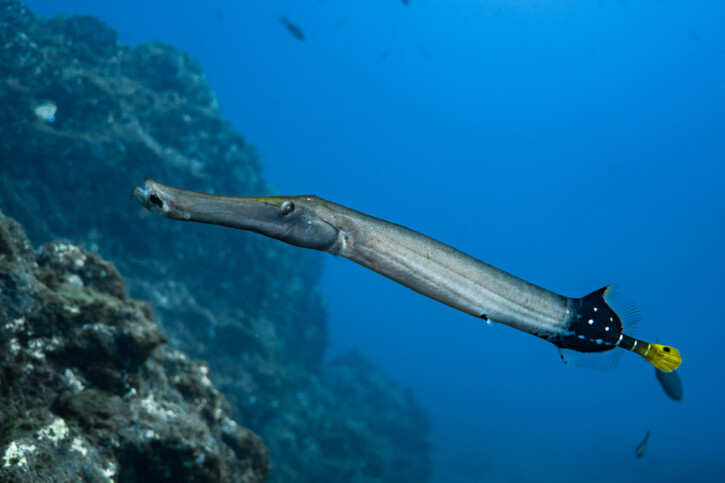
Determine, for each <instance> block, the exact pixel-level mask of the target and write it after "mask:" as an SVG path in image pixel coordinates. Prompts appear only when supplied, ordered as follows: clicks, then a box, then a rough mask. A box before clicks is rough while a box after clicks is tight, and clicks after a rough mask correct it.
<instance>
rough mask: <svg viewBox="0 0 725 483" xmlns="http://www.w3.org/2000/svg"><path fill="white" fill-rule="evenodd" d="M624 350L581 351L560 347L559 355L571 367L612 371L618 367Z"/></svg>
mask: <svg viewBox="0 0 725 483" xmlns="http://www.w3.org/2000/svg"><path fill="white" fill-rule="evenodd" d="M621 355H622V351H620V350H617V349H613V350H609V351H606V352H579V351H575V350H572V349H561V348H559V356H561V360H562V361H564V364H566V365H567V366H570V367H584V368H586V369H594V370H595V371H602V372H606V371H611V370H612V369H614V368H615V367H617V363H618V362H619V357H620V356H621Z"/></svg>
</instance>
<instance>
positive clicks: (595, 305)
mask: <svg viewBox="0 0 725 483" xmlns="http://www.w3.org/2000/svg"><path fill="white" fill-rule="evenodd" d="M132 197H135V198H137V199H138V200H139V201H140V202H141V203H142V204H143V205H144V207H146V208H147V209H148V210H149V211H151V212H152V213H156V214H160V215H163V216H165V217H166V218H171V219H175V220H183V221H194V222H199V223H209V224H213V225H221V226H226V227H230V228H236V229H240V230H248V231H252V232H256V233H260V234H262V235H265V236H268V237H271V238H275V239H277V240H281V241H283V242H285V243H289V244H291V245H295V246H298V247H302V248H310V249H313V250H320V251H324V252H328V253H331V254H333V255H338V256H341V257H344V258H347V259H349V260H352V261H353V262H356V263H358V264H360V265H362V266H364V267H366V268H368V269H370V270H373V271H375V272H377V273H379V274H381V275H383V276H385V277H387V278H389V279H391V280H394V281H395V282H398V283H400V284H402V285H404V286H406V287H408V288H410V289H412V290H414V291H416V292H418V293H420V294H422V295H425V296H427V297H430V298H432V299H434V300H437V301H438V302H441V303H443V304H446V305H448V306H450V307H453V308H455V309H458V310H460V311H462V312H465V313H467V314H470V315H472V316H474V317H478V318H480V319H483V320H485V321H487V322H499V323H502V324H506V325H508V326H511V327H513V328H515V329H518V330H521V331H524V332H527V333H529V334H532V335H535V336H537V337H540V338H542V339H544V340H547V341H549V342H551V343H552V344H554V345H555V346H556V347H558V348H559V350H560V354H561V355H562V359H563V360H564V362H567V359H566V357H565V355H564V354H565V353H566V354H569V355H571V354H576V353H610V352H611V353H614V351H615V349H617V348H620V349H624V350H627V351H631V352H634V353H636V354H639V355H640V356H642V357H644V358H645V359H646V360H647V361H649V362H650V363H651V364H652V365H654V366H655V367H656V368H657V369H659V370H661V371H665V372H670V371H672V370H674V369H676V368H677V367H678V366H679V365H680V363H681V361H682V359H681V357H680V353H679V351H678V350H677V349H675V348H674V347H671V346H667V345H661V344H655V343H649V342H644V341H641V340H638V339H635V338H634V337H632V336H631V335H627V334H625V333H624V332H625V327H624V325H623V319H627V317H628V315H631V313H632V310H631V307H630V308H629V309H628V310H625V311H624V312H623V311H621V310H620V313H622V314H623V315H622V316H620V315H619V314H618V313H617V311H615V308H613V306H616V305H617V304H616V303H612V302H613V300H614V299H613V296H612V289H611V286H607V287H604V288H601V289H599V290H596V291H594V292H592V293H590V294H589V295H586V296H584V297H581V298H570V297H566V296H563V295H559V294H557V293H554V292H551V291H549V290H547V289H545V288H542V287H539V286H537V285H534V284H532V283H529V282H527V281H525V280H523V279H521V278H518V277H516V276H514V275H511V274H510V273H507V272H505V271H503V270H500V269H498V268H496V267H493V266H491V265H489V264H487V263H485V262H483V261H481V260H478V259H476V258H474V257H472V256H470V255H468V254H466V253H463V252H461V251H459V250H457V249H455V248H453V247H451V246H449V245H446V244H445V243H442V242H440V241H438V240H435V239H433V238H430V237H428V236H425V235H423V234H421V233H418V232H416V231H414V230H411V229H409V228H406V227H404V226H401V225H397V224H395V223H391V222H388V221H385V220H381V219H379V218H375V217H373V216H370V215H366V214H364V213H361V212H359V211H355V210H352V209H350V208H346V207H344V206H342V205H338V204H336V203H332V202H330V201H327V200H324V199H322V198H319V197H317V196H313V195H303V196H264V197H233V196H221V195H213V194H208V193H200V192H196V191H189V190H184V189H180V188H175V187H172V186H167V185H163V184H161V183H158V182H156V181H154V180H152V179H146V180H145V183H144V184H143V185H140V186H136V187H135V188H134V189H133V192H132ZM625 312H626V313H625Z"/></svg>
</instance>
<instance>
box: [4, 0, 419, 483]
mask: <svg viewBox="0 0 725 483" xmlns="http://www.w3.org/2000/svg"><path fill="white" fill-rule="evenodd" d="M0 45H3V47H4V48H3V49H2V50H0V105H2V106H3V108H2V109H0V209H1V210H2V211H4V212H5V213H6V214H7V215H8V216H10V217H12V218H13V219H15V220H17V221H18V222H20V223H21V224H22V226H23V229H24V230H25V232H26V233H27V235H28V237H29V238H30V240H32V243H33V245H35V246H41V245H44V244H46V243H48V242H51V241H53V240H63V243H62V244H59V243H58V242H55V245H50V246H63V247H73V249H72V250H73V253H74V254H75V253H76V252H75V250H87V251H82V253H84V256H86V257H89V259H93V257H95V256H96V255H92V254H91V252H98V253H100V254H101V256H102V257H103V258H104V259H105V260H110V261H112V263H113V264H114V265H115V266H116V267H118V269H119V270H120V271H121V272H122V273H123V275H124V279H123V283H121V279H120V278H117V277H115V276H113V277H100V276H92V277H91V278H90V279H88V280H85V279H84V278H83V277H84V276H86V275H87V276H89V277H90V276H91V274H86V275H83V274H80V273H75V272H72V271H70V272H67V270H70V268H68V267H65V268H63V267H62V266H56V265H57V264H58V263H60V259H57V257H56V255H57V254H54V252H52V250H51V251H50V252H49V253H46V250H43V251H42V252H41V259H42V260H41V259H37V260H36V262H35V263H38V264H39V267H41V268H42V270H44V271H46V270H51V271H52V270H55V269H56V268H57V269H58V270H60V272H58V273H65V274H66V275H68V274H71V275H72V274H76V275H78V277H79V278H80V282H82V283H83V285H82V286H81V285H80V283H79V281H78V279H77V278H75V277H73V278H72V283H70V284H68V283H66V282H63V283H61V285H60V286H58V287H55V288H54V287H53V283H56V282H53V279H55V278H57V277H55V276H54V277H51V279H49V280H48V283H49V284H50V286H46V288H45V289H44V290H47V291H50V292H53V291H54V290H55V291H57V290H60V291H61V292H62V294H60V295H59V294H57V293H56V294H55V295H54V297H61V296H66V297H70V298H71V299H73V298H74V297H76V298H80V300H79V301H77V302H76V306H78V304H80V303H82V302H83V301H85V302H88V303H91V302H90V301H88V300H86V299H85V297H84V294H86V291H87V290H88V287H87V285H88V284H90V286H92V287H94V288H93V290H94V293H98V294H102V297H101V298H102V299H103V301H104V303H105V302H108V301H109V300H110V299H109V297H111V298H113V297H115V300H116V302H114V304H120V305H122V306H124V307H125V306H129V307H130V306H134V307H137V308H136V309H133V310H131V309H130V308H126V309H124V310H127V312H123V313H128V314H131V313H132V312H133V313H136V312H144V311H146V312H148V308H146V309H145V308H144V307H145V305H144V304H143V303H137V302H131V301H129V300H128V299H126V298H123V297H122V295H123V290H124V289H123V287H124V286H125V289H126V292H127V293H128V294H129V295H130V296H131V297H134V298H137V299H143V300H146V301H148V307H150V310H151V312H153V315H154V319H155V320H156V323H157V324H158V326H159V327H160V329H158V328H155V329H153V331H152V329H144V328H143V327H146V325H143V324H142V325H133V324H131V323H130V322H129V325H128V327H126V329H125V332H123V333H120V334H119V335H118V338H115V337H114V338H109V336H108V333H107V332H103V331H101V332H98V333H94V332H88V333H86V332H82V331H81V332H78V334H77V335H78V336H79V337H81V338H80V339H78V340H76V341H71V340H69V341H67V344H69V345H68V346H67V348H71V347H74V348H75V349H78V351H79V354H81V355H82V357H89V354H90V353H91V352H93V353H94V354H95V351H98V355H97V357H98V358H99V360H102V361H106V363H107V365H104V366H97V367H96V366H90V367H89V368H88V372H87V373H84V374H85V375H84V377H87V378H88V380H87V381H85V382H83V386H84V387H87V388H92V389H93V391H103V392H102V393H100V394H101V395H100V396H99V393H98V392H89V393H87V395H88V398H89V400H90V402H88V403H87V404H89V405H90V406H89V408H90V409H89V410H88V411H86V410H83V411H77V410H74V409H73V408H74V407H76V406H77V405H76V404H75V403H74V400H73V399H72V398H71V399H68V398H67V397H64V398H58V400H57V401H56V400H55V399H53V401H52V404H53V405H52V406H51V408H50V410H51V412H52V411H56V412H57V414H56V413H52V414H53V415H56V416H58V417H61V418H63V419H64V420H69V419H73V418H75V419H77V423H78V424H79V425H85V426H87V427H89V428H92V429H93V430H98V425H97V424H96V419H94V418H95V416H93V414H94V413H93V411H92V408H93V407H95V403H97V402H98V401H99V398H101V397H103V396H104V395H105V394H106V393H110V394H113V395H114V397H112V398H110V399H107V401H106V402H104V403H103V404H102V405H106V404H107V405H108V406H110V407H112V408H120V406H118V404H119V400H118V399H116V396H117V397H119V398H121V402H123V401H124V396H121V395H120V393H118V391H123V389H124V387H125V386H124V384H127V381H126V380H125V379H123V377H128V376H124V374H126V372H128V371H132V370H137V371H141V372H143V371H145V369H143V368H144V367H145V364H146V362H145V361H149V360H155V359H156V358H158V357H161V356H160V355H159V354H162V355H163V354H166V353H169V354H179V353H178V352H175V351H181V352H183V353H184V354H187V355H188V357H190V358H192V359H195V360H202V361H205V363H206V364H207V365H208V368H209V369H208V374H207V377H208V380H210V381H211V382H212V384H213V385H214V387H216V388H217V389H218V390H219V391H220V392H221V393H222V394H223V395H224V397H225V398H226V400H228V401H229V403H230V406H231V409H230V414H231V419H230V420H236V421H239V422H240V424H242V425H243V426H244V427H246V428H249V429H250V430H251V431H253V432H254V433H255V434H257V435H259V437H260V438H261V439H262V441H263V442H264V445H265V446H266V447H267V448H268V449H269V455H270V456H269V457H270V472H269V480H270V481H271V482H285V483H287V482H295V483H304V482H310V483H312V482H315V483H318V482H328V481H329V482H339V481H356V482H360V483H363V482H396V483H398V482H401V483H403V482H415V483H418V482H424V481H426V480H427V479H428V478H429V476H430V472H431V462H430V445H429V443H428V423H427V418H426V417H425V415H424V414H423V413H422V411H421V410H420V408H419V407H418V405H417V404H416V402H415V398H414V397H413V395H412V394H410V393H409V391H406V390H404V389H403V388H400V387H399V386H397V385H396V384H394V383H393V382H391V381H390V379H388V378H387V377H385V375H384V374H383V373H382V372H381V371H380V370H379V369H376V368H375V367H374V365H372V364H371V363H370V361H367V360H366V359H365V357H364V355H360V354H358V355H356V356H353V355H351V356H348V357H343V358H341V359H340V360H337V361H333V362H332V363H329V364H327V363H324V362H323V361H324V354H325V346H326V344H327V327H326V323H325V318H326V312H325V304H324V301H323V298H322V295H321V293H320V291H319V289H318V285H319V279H320V274H321V271H322V261H321V258H320V257H319V256H318V255H320V254H314V253H307V252H303V251H300V250H298V249H296V248H294V247H289V246H285V245H284V244H281V243H275V242H274V241H272V240H267V239H264V238H263V237H259V236H257V235H254V234H249V233H242V232H238V231H235V230H223V229H220V228H218V227H211V226H188V225H186V226H182V224H174V223H158V220H152V219H150V218H148V217H146V216H145V213H143V212H142V210H141V209H140V208H139V206H138V205H137V204H135V203H133V202H131V201H129V194H130V190H131V188H132V186H134V185H135V184H137V183H138V181H139V180H141V179H143V178H145V177H153V178H155V179H158V180H161V181H164V182H165V183H169V184H173V185H178V186H184V187H186V188H190V189H196V190H199V191H205V192H216V193H226V194H243V195H265V194H270V193H271V192H272V189H271V188H270V186H269V185H268V183H267V182H266V181H265V180H264V178H263V176H262V161H261V159H260V157H259V155H258V153H257V151H256V149H255V148H254V147H253V146H251V145H250V144H248V143H247V142H246V141H245V139H244V138H243V137H242V136H241V135H240V134H239V133H236V132H234V130H233V129H231V127H230V124H229V122H228V121H227V120H226V119H224V118H223V117H222V116H221V115H220V113H219V105H218V102H217V100H216V96H215V95H214V92H213V90H212V89H211V87H210V85H209V82H208V81H207V79H206V77H205V76H204V73H203V71H202V69H201V67H200V66H199V64H198V63H197V62H196V61H195V60H194V59H192V58H190V57H189V56H188V55H186V54H184V53H182V52H179V51H177V50H175V49H174V48H172V47H170V46H168V45H165V44H162V43H158V42H155V43H146V44H140V45H138V46H136V47H133V48H132V47H129V46H127V45H124V44H123V43H122V42H120V41H119V39H118V35H117V34H116V32H115V31H114V30H113V29H112V28H110V27H108V26H107V25H106V24H104V23H103V22H101V21H99V20H98V19H96V18H94V17H91V16H58V17H53V18H42V17H36V16H35V15H33V14H32V12H30V10H29V9H28V8H27V7H26V6H25V5H24V4H23V3H21V2H18V1H17V0H0ZM249 75H254V73H253V72H250V73H249ZM279 135H280V139H281V141H283V140H284V133H283V132H280V133H279ZM76 246H77V247H82V249H81V248H77V247H76ZM28 249H29V248H28ZM31 251H32V250H31ZM73 256H75V255H73ZM70 258H71V259H73V257H70ZM89 266H95V262H94V263H89ZM71 268H72V267H71ZM63 270H66V272H64V271H63ZM26 272H27V271H26ZM27 273H30V272H27ZM99 273H100V272H99ZM0 277H2V275H0ZM15 283H17V284H19V285H18V286H17V288H18V289H22V284H21V283H20V281H17V282H15ZM74 284H75V285H74ZM99 284H106V285H104V286H103V288H101V287H102V285H99ZM78 287H82V290H80V292H79V291H78V290H76V289H78ZM95 296H96V295H93V297H95ZM54 300H55V299H54ZM21 301H22V300H21V299H20V298H14V299H12V300H8V301H7V302H8V303H10V304H17V303H21ZM93 303H95V301H94V302H92V303H91V305H93ZM65 305H67V304H65ZM62 307H63V304H60V302H57V301H56V302H55V305H51V306H49V307H47V308H46V312H47V314H46V315H47V317H49V318H50V320H55V319H56V318H58V317H61V316H62V317H70V315H69V314H66V313H64V312H62V311H61V312H60V315H58V314H55V313H54V312H53V310H56V309H58V310H60V309H62ZM51 309H53V310H51ZM12 310H13V311H16V312H17V313H24V312H23V310H24V309H23V308H22V307H19V306H15V307H14V308H13V309H12ZM104 310H108V311H110V310H111V309H104ZM134 311H136V312H134ZM144 316H145V317H146V318H147V319H148V318H149V317H148V314H145V315H144ZM124 317H126V316H124ZM128 317H131V318H133V317H135V316H133V317H132V316H131V315H128ZM121 318H123V317H121ZM16 319H17V317H16V318H14V319H12V320H16ZM63 320H65V319H63ZM134 320H135V319H134ZM2 323H3V324H5V323H6V322H4V321H3V322H2ZM63 323H64V324H68V323H67V322H63ZM114 323H120V322H119V321H118V320H116V319H114ZM25 324H26V323H24V324H23V327H25V326H26V325H25ZM89 324H91V325H89V327H91V326H92V322H89ZM36 325H37V326H35V328H34V329H33V330H40V328H41V327H40V325H42V324H36ZM68 327H75V326H72V325H68ZM114 327H115V326H114ZM8 330H9V329H8ZM13 330H15V329H13ZM73 330H78V329H77V327H76V329H73ZM99 330H100V329H99ZM104 330H105V329H104ZM109 330H110V329H109ZM146 330H148V331H151V332H148V333H146V332H144V331H146ZM161 333H162V334H163V337H165V338H166V339H168V342H167V344H163V343H161V340H162V338H161V336H160V335H159V334H161ZM16 338H17V337H16ZM18 340H20V339H18ZM28 340H30V339H28ZM19 343H20V342H19ZM64 344H65V342H64ZM73 344H76V345H78V347H76V346H74V345H73ZM84 344H85V345H84ZM75 349H74V350H70V349H69V350H67V351H65V352H63V353H62V355H63V358H62V359H61V360H59V361H57V365H55V366H50V365H47V366H44V367H46V368H47V370H49V371H50V370H55V369H59V370H60V372H59V373H57V374H54V375H51V374H48V375H47V379H48V380H49V381H56V380H58V381H62V380H65V379H64V378H67V375H66V371H65V367H66V366H65V365H63V364H67V365H69V367H71V366H72V364H77V363H78V361H77V360H75V359H73V357H74V354H75ZM115 350H119V351H121V352H119V353H116V352H114V351H115ZM84 351H85V352H84ZM5 355H6V354H5V353H3V357H5ZM81 355H79V356H78V357H81ZM28 357H30V356H28ZM54 357H55V356H54ZM58 357H60V356H58ZM178 357H179V362H177V363H174V364H172V363H171V362H170V361H171V358H168V359H164V358H162V361H163V364H161V363H160V364H161V365H163V366H164V367H165V369H166V370H167V371H172V372H171V374H173V375H172V376H169V375H168V374H167V375H166V376H162V374H161V372H159V371H160V369H159V371H157V373H158V377H159V383H160V384H162V385H161V387H160V389H164V388H165V386H164V382H163V381H164V380H166V383H167V384H170V385H171V386H172V389H173V388H174V387H175V386H174V384H175V382H174V381H175V380H176V378H177V377H178V378H179V379H178V380H179V381H180V383H183V381H184V380H186V379H185V378H186V373H187V371H188V372H189V373H190V374H191V376H190V377H191V379H192V381H193V380H196V379H195V378H198V377H201V375H200V374H199V373H200V372H201V371H202V370H203V369H201V367H205V366H198V367H197V365H196V363H191V362H188V360H187V362H183V361H182V359H181V356H180V355H179V356H178ZM116 358H120V359H118V360H117V359H116ZM111 363H117V364H120V366H112V365H111ZM72 367H75V366H72ZM113 367H115V369H113ZM134 368H135V369H134ZM124 371H126V372H124ZM119 375H121V376H122V377H121V379H118V377H119ZM3 377H4V376H3ZM18 377H19V376H18ZM112 381H115V382H112ZM147 382H148V384H149V386H148V387H147V391H148V392H149V393H152V392H153V387H152V386H151V384H152V381H151V380H149V381H147ZM172 383H174V384H172ZM68 384H70V382H69V383H68ZM194 384H196V383H194ZM96 385H98V387H97V386H96ZM28 389H29V390H31V393H32V391H33V389H32V388H28ZM176 389H177V390H178V392H179V393H181V394H182V396H184V397H187V396H189V397H194V398H198V399H199V401H198V402H197V403H195V404H197V405H202V404H206V403H204V401H203V399H204V397H203V394H199V393H198V392H197V391H198V389H194V386H193V384H192V387H186V386H183V385H182V386H180V387H178V388H176ZM43 391H45V389H43ZM114 391H116V392H114ZM137 391H138V389H137ZM124 394H125V393H124ZM175 397H176V396H175ZM210 397H211V396H210ZM214 397H216V396H214ZM8 401H9V400H8ZM94 402H95V403H94ZM4 404H9V403H8V402H6V400H5V399H0V410H4V408H5V406H4ZM85 404H86V403H83V404H81V405H80V407H83V408H85V407H86V406H85ZM210 404H211V403H210ZM214 404H216V403H214ZM219 404H221V403H219ZM212 406H213V405H212ZM27 407H30V406H27ZM27 407H26V409H27ZM41 407H44V406H41ZM162 407H163V406H162ZM210 407H211V406H210ZM20 410H21V408H20V407H18V408H16V409H13V411H16V412H14V413H13V414H20V413H19V412H17V411H20ZM119 410H120V409H119ZM179 410H180V411H181V414H184V411H185V409H182V408H181V406H180V407H179ZM86 413H88V414H90V416H88V417H89V418H90V419H84V417H85V416H84V414H86ZM162 413H163V411H162ZM164 414H166V413H164ZM175 414H176V413H175ZM61 415H62V416H61ZM30 416H33V415H32V414H31V415H30ZM41 416H43V419H42V420H41V419H38V418H35V417H34V416H33V417H29V418H28V419H30V420H31V421H33V422H32V423H28V425H30V426H32V428H31V429H29V430H30V431H38V430H39V429H40V428H41V427H46V426H47V424H50V423H52V422H53V421H54V420H50V421H48V420H47V418H46V416H47V417H49V415H48V414H45V413H44V414H42V415H41ZM35 421H40V423H36V422H35ZM38 424H42V425H43V426H39V427H36V426H37V425H38ZM74 424H76V423H72V424H69V423H66V425H67V426H68V427H69V428H70V429H71V430H72V431H77V430H76V429H73V428H75V426H74ZM134 428H135V429H134ZM116 429H118V430H119V431H135V430H137V429H138V428H137V427H136V426H134V425H132V424H129V425H128V428H126V427H125V426H122V427H121V428H115V427H114V429H108V430H107V431H106V433H104V434H105V435H106V436H104V438H107V439H102V438H101V439H99V440H98V441H97V442H98V444H99V446H93V449H94V450H95V451H97V452H99V453H98V454H102V455H103V454H105V453H104V451H105V450H103V451H102V450H101V449H99V448H105V446H103V445H105V444H106V443H109V441H116V440H117V439H118V438H120V437H121V436H119V435H118V434H116V433H115V430H116ZM150 429H153V428H150ZM200 431H201V430H200ZM214 431H215V430H214ZM212 432H213V431H212ZM24 434H27V433H24ZM124 434H125V433H124ZM199 434H200V435H202V433H199ZM203 434H206V433H203ZM225 434H226V433H223V432H222V439H221V441H222V443H226V444H227V446H229V447H231V448H232V449H233V450H234V449H235V448H236V451H238V452H241V453H240V454H246V453H245V451H246V449H245V448H247V446H249V444H251V443H250V441H252V440H253V438H251V437H250V438H246V439H239V438H236V437H233V436H229V437H227V436H225ZM124 437H130V436H124ZM203 437H204V438H206V437H207V436H205V435H204V436H203ZM114 438H115V439H114ZM15 440H16V439H13V441H15ZM8 441H10V440H8ZM93 443H94V444H95V441H94V442H93ZM109 444H110V443H109ZM147 444H149V445H153V444H155V443H150V442H148V443H147ZM215 444H216V443H215ZM84 448H85V446H84ZM88 448H91V445H90V443H89V445H88ZM2 451H5V448H4V447H2V448H0V452H2ZM260 451H261V450H260ZM89 454H90V453H89ZM259 454H261V453H259ZM127 458H128V460H130V461H136V460H137V459H136V456H135V455H133V454H128V455H127ZM260 458H261V456H260ZM104 461H105V460H104ZM101 463H102V461H100V460H99V463H98V464H99V465H100V464H101ZM0 466H2V465H1V464H0ZM262 466H263V465H262ZM101 467H102V466H98V468H101ZM255 467H257V466H255ZM245 468H246V467H245ZM230 471H231V470H230ZM94 474H95V473H94ZM124 475H126V476H124ZM132 477H133V475H132V474H130V473H129V474H121V473H118V479H119V480H120V481H138V480H134V479H133V478H132ZM255 478H256V476H255ZM0 480H1V478H0ZM249 481H254V480H249Z"/></svg>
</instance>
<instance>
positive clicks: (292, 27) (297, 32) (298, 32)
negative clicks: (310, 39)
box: [279, 17, 305, 42]
mask: <svg viewBox="0 0 725 483" xmlns="http://www.w3.org/2000/svg"><path fill="white" fill-rule="evenodd" d="M279 21H280V22H282V25H284V26H285V27H287V30H289V33H291V34H292V35H294V36H295V38H296V39H297V40H299V41H300V42H304V40H305V34H303V33H302V29H301V28H299V26H297V25H296V24H293V23H292V22H290V21H289V20H287V17H282V18H281V19H279Z"/></svg>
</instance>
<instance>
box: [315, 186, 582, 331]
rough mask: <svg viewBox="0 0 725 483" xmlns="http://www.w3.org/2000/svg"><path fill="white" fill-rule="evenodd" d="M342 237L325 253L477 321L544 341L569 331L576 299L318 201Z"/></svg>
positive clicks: (416, 235)
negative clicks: (344, 259) (374, 272)
mask: <svg viewBox="0 0 725 483" xmlns="http://www.w3.org/2000/svg"><path fill="white" fill-rule="evenodd" d="M320 202H321V205H322V206H323V207H324V208H322V209H323V210H326V211H327V213H324V214H323V217H324V218H325V219H330V220H334V223H335V226H336V227H337V228H338V229H339V233H340V236H339V238H338V241H337V243H335V244H334V245H333V246H332V247H330V248H329V249H327V250H326V251H327V252H329V253H332V254H333V255H340V256H342V257H345V258H348V259H350V260H352V261H354V262H356V263H359V264H360V265H362V266H364V267H367V268H369V269H371V270H374V271H376V272H378V273H379V274H381V275H384V276H385V277H388V278H390V279H392V280H395V281H396V282H398V283H401V284H402V285H405V286H406V287H408V288H411V289H413V290H415V291H416V292H418V293H421V294H423V295H425V296H427V297H430V298H432V299H434V300H437V301H439V302H442V303H444V304H446V305H449V306H451V307H453V308H455V309H458V310H460V311H462V312H465V313H467V314H470V315H473V316H474V317H480V318H482V319H485V320H490V321H492V322H500V323H503V324H506V325H510V326H511V327H514V328H516V329H519V330H523V331H524V332H528V333H530V334H534V335H537V336H539V337H544V338H554V337H557V336H559V335H561V333H562V332H564V331H566V330H567V329H568V325H569V318H570V315H571V313H572V308H573V305H574V304H573V301H572V300H571V299H569V298H567V297H562V296H561V295H557V294H555V293H553V292H550V291H549V290H546V289H544V288H541V287H539V286H536V285H534V284H532V283H529V282H527V281H525V280H522V279H520V278H518V277H515V276H513V275H511V274H509V273H507V272H504V271H503V270H499V269H498V268H496V267H493V266H491V265H489V264H487V263H485V262H482V261H481V260H478V259H476V258H474V257H472V256H470V255H467V254H465V253H463V252H461V251H459V250H456V249H455V248H453V247H451V246H449V245H446V244H444V243H441V242H439V241H437V240H434V239H433V238H430V237H427V236H425V235H421V234H420V233H418V232H416V231H413V230H411V229H408V228H405V227H403V226H400V225H396V224H394V223H390V222H387V221H384V220H380V219H378V218H374V217H372V216H369V215H366V214H364V213H360V212H357V211H355V210H351V209H349V208H346V207H344V206H340V205H337V204H335V203H331V202H329V201H324V200H320Z"/></svg>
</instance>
